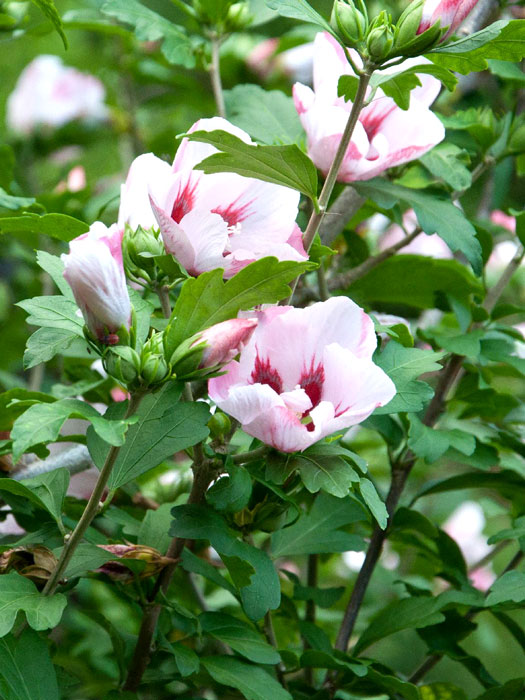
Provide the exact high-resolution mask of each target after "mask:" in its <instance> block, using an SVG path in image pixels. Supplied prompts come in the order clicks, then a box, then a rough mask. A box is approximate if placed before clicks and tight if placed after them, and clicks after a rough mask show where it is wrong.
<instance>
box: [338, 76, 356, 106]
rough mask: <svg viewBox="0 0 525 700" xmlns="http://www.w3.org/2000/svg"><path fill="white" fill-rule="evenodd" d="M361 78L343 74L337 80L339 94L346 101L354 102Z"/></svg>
mask: <svg viewBox="0 0 525 700" xmlns="http://www.w3.org/2000/svg"><path fill="white" fill-rule="evenodd" d="M358 87H359V78H358V77H357V76H355V75H342V76H341V77H340V78H339V80H338V82H337V96H338V97H344V98H345V101H346V102H353V101H354V100H355V96H356V95H357V88H358Z"/></svg>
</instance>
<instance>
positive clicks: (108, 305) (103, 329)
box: [62, 221, 131, 345]
mask: <svg viewBox="0 0 525 700" xmlns="http://www.w3.org/2000/svg"><path fill="white" fill-rule="evenodd" d="M122 235H123V233H122V231H121V230H119V228H118V227H117V226H116V224H114V225H113V226H111V227H110V228H109V229H108V228H107V227H106V226H105V225H104V224H102V223H101V222H100V221H97V222H95V223H94V224H93V225H92V226H91V228H90V229H89V231H88V233H85V234H83V235H82V236H79V237H78V238H75V239H74V240H72V241H71V242H70V244H69V255H62V261H63V262H64V277H65V279H66V281H67V282H68V284H69V286H70V287H71V289H72V291H73V295H74V297H75V301H76V302H77V304H78V305H79V307H80V310H81V311H82V315H83V316H84V321H85V322H86V325H87V327H88V330H89V333H90V335H91V336H92V337H94V338H95V339H97V340H98V341H99V342H101V343H102V344H104V345H115V344H116V343H118V342H119V337H118V333H119V331H120V329H121V328H123V329H124V330H125V331H128V330H129V327H130V322H131V304H130V300H129V295H128V290H127V287H126V276H125V274H124V266H123V264H122ZM114 336H116V339H115V337H114Z"/></svg>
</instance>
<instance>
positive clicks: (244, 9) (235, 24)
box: [225, 2, 253, 32]
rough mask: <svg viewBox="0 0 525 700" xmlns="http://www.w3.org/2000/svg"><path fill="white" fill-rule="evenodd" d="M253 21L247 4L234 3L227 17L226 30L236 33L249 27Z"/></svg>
mask: <svg viewBox="0 0 525 700" xmlns="http://www.w3.org/2000/svg"><path fill="white" fill-rule="evenodd" d="M252 19H253V15H252V13H251V12H250V6H249V4H248V3H247V2H234V3H233V5H232V6H231V7H230V8H229V10H228V14H227V15H226V22H225V30H226V31H227V32H235V31H239V30H240V29H244V27H247V26H248V25H249V24H250V22H251V21H252Z"/></svg>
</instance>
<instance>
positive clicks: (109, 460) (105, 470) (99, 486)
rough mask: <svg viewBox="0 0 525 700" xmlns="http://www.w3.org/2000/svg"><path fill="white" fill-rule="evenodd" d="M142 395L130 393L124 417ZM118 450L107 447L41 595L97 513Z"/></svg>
mask: <svg viewBox="0 0 525 700" xmlns="http://www.w3.org/2000/svg"><path fill="white" fill-rule="evenodd" d="M143 397H144V394H138V393H136V394H132V395H131V397H130V399H129V403H128V408H127V411H126V415H125V418H129V417H130V416H131V415H133V414H134V413H135V411H136V410H137V408H138V406H139V404H140V402H141V400H142V398H143ZM119 452H120V446H119V447H116V446H114V445H112V446H111V447H110V449H109V452H108V454H107V457H106V460H105V462H104V466H103V467H102V469H101V470H100V474H99V476H98V479H97V483H96V484H95V488H94V489H93V493H92V494H91V497H90V499H89V501H88V502H87V505H86V507H85V509H84V512H83V513H82V516H81V518H80V520H79V521H78V523H77V525H76V527H75V529H74V530H73V532H72V533H71V536H70V537H69V539H68V540H67V542H66V543H65V544H64V548H63V550H62V553H61V555H60V558H59V560H58V562H57V565H56V567H55V569H54V571H53V573H52V574H51V576H50V577H49V579H48V581H47V583H46V585H45V587H44V589H43V591H42V595H45V596H49V595H53V593H54V592H55V591H56V589H57V587H58V585H59V583H60V579H61V578H62V576H63V575H64V573H65V571H66V568H67V565H68V564H69V562H70V560H71V557H72V556H73V554H74V553H75V550H76V548H77V547H78V545H79V544H80V542H81V541H82V538H83V537H84V534H85V532H86V530H87V529H88V527H89V526H90V525H91V522H92V521H93V519H94V518H95V516H96V515H97V513H98V511H99V507H100V500H101V498H102V495H103V493H104V489H105V488H106V484H107V483H108V479H109V476H110V474H111V470H112V469H113V465H114V464H115V462H116V460H117V457H118V455H119Z"/></svg>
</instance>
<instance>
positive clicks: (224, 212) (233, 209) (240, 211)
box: [211, 197, 253, 227]
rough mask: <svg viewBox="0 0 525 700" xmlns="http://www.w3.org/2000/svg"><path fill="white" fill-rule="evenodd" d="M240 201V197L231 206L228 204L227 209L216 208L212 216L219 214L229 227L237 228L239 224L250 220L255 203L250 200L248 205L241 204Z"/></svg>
mask: <svg viewBox="0 0 525 700" xmlns="http://www.w3.org/2000/svg"><path fill="white" fill-rule="evenodd" d="M239 199H240V197H237V199H236V200H235V201H233V202H232V203H231V204H228V206H227V207H216V208H215V209H212V210H211V212H212V214H219V215H220V216H222V218H223V219H224V221H226V223H227V224H228V226H232V227H233V226H236V225H237V224H238V223H240V222H241V221H244V219H246V218H248V216H249V209H250V206H251V204H252V201H253V200H250V201H249V202H246V204H239Z"/></svg>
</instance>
